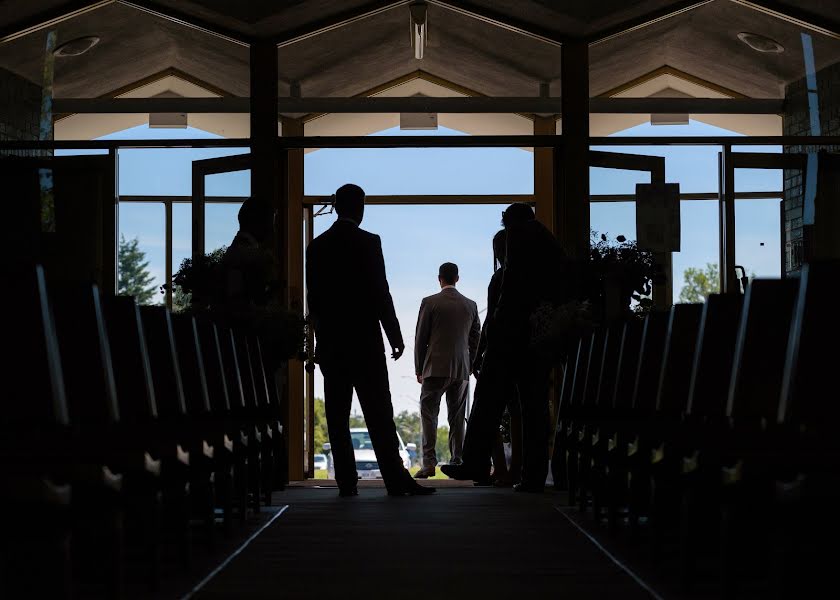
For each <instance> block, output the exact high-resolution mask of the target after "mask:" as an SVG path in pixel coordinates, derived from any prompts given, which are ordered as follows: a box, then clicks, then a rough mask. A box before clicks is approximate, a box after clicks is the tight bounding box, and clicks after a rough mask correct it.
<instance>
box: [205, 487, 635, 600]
mask: <svg viewBox="0 0 840 600" xmlns="http://www.w3.org/2000/svg"><path fill="white" fill-rule="evenodd" d="M361 493H362V495H361V496H359V497H357V498H338V496H337V494H336V490H335V489H305V488H298V489H289V490H288V491H286V492H284V493H281V494H276V495H275V501H276V502H279V503H283V504H288V505H289V508H288V510H286V511H285V513H284V514H283V515H282V516H281V517H280V518H278V519H277V520H276V521H275V522H274V523H273V524H272V525H271V526H270V527H268V528H266V530H265V531H263V532H262V533H261V534H260V535H259V536H258V537H257V538H256V539H254V540H253V541H252V542H251V543H250V545H249V546H248V547H247V548H246V549H245V550H244V551H242V552H241V553H240V554H239V555H238V556H237V557H235V558H234V559H233V560H232V561H231V562H230V563H229V564H228V565H227V567H226V568H224V569H223V570H222V571H221V572H220V573H219V574H218V575H216V576H215V577H214V578H213V579H212V580H211V581H209V582H208V583H207V584H206V585H205V586H204V587H203V588H202V589H201V590H200V591H199V592H198V593H197V594H196V596H195V597H197V598H318V599H320V598H340V597H344V598H386V597H391V598H407V597H411V598H422V597H426V596H427V595H428V597H433V598H464V599H465V600H466V599H467V598H508V599H509V598H514V597H521V598H538V597H546V598H547V597H556V598H566V599H574V598H584V599H588V598H622V599H632V598H649V597H651V596H650V594H649V593H648V592H647V591H645V589H643V588H642V587H641V586H640V585H639V583H637V582H636V581H634V579H633V578H632V577H631V576H630V575H628V574H627V573H625V572H624V571H622V570H621V569H620V568H619V567H618V566H617V565H616V564H615V563H614V562H612V561H611V560H610V559H609V558H608V557H607V556H606V555H605V554H604V553H603V552H602V551H601V550H599V549H598V548H597V547H596V546H595V545H594V544H593V543H592V542H591V541H590V540H589V539H588V538H587V537H586V536H584V535H583V534H582V533H581V532H580V531H579V530H578V529H576V528H575V527H574V526H573V525H572V524H571V523H570V522H569V521H568V520H566V519H565V518H564V517H563V516H562V515H560V514H559V513H558V511H557V510H556V509H555V506H556V504H557V503H558V500H559V496H557V495H555V494H553V493H546V494H545V495H542V496H534V495H530V494H514V493H512V492H511V491H510V490H499V489H492V488H472V489H443V490H440V491H439V492H438V494H437V495H436V497H431V498H410V497H409V498H390V497H388V496H386V495H385V490H383V489H364V490H362V491H361Z"/></svg>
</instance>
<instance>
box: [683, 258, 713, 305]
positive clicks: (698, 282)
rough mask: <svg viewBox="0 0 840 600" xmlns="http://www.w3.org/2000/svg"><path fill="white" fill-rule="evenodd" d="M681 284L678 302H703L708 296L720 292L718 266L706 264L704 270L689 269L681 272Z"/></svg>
mask: <svg viewBox="0 0 840 600" xmlns="http://www.w3.org/2000/svg"><path fill="white" fill-rule="evenodd" d="M683 282H684V285H683V288H682V290H681V291H680V302H685V303H696V302H705V301H706V297H707V296H708V295H709V294H716V293H717V292H718V291H719V290H720V275H719V271H718V266H717V265H716V264H714V263H707V264H706V268H705V269H702V268H696V267H689V268H688V269H686V270H685V271H683Z"/></svg>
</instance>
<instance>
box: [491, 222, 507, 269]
mask: <svg viewBox="0 0 840 600" xmlns="http://www.w3.org/2000/svg"><path fill="white" fill-rule="evenodd" d="M506 249H507V232H506V231H505V230H504V229H501V230H499V231H497V232H496V235H494V236H493V272H494V273H495V272H496V271H498V270H499V269H501V268H502V265H504V264H505V252H506Z"/></svg>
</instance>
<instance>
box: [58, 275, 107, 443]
mask: <svg viewBox="0 0 840 600" xmlns="http://www.w3.org/2000/svg"><path fill="white" fill-rule="evenodd" d="M51 294H52V298H53V310H54V312H55V323H56V333H57V335H58V347H59V351H60V353H61V362H62V366H63V372H64V385H65V389H66V393H67V402H68V407H69V409H70V419H71V422H72V424H73V426H74V428H76V427H79V428H83V429H84V428H87V427H92V426H95V427H102V426H107V425H110V424H112V423H117V422H118V421H119V420H120V410H119V403H118V400H117V384H116V380H115V378H114V367H113V363H112V360H111V346H110V341H109V338H108V332H107V330H106V327H105V317H104V315H103V311H102V299H101V296H100V295H99V288H98V287H97V286H96V285H94V284H91V283H62V284H60V285H57V286H54V287H53V289H52V291H51Z"/></svg>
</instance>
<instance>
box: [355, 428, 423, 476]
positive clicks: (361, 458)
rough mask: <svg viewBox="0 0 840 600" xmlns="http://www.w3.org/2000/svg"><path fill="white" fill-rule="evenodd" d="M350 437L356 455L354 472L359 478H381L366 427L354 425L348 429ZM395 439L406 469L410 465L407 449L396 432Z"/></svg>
mask: <svg viewBox="0 0 840 600" xmlns="http://www.w3.org/2000/svg"><path fill="white" fill-rule="evenodd" d="M350 438H351V440H352V441H353V453H354V455H355V457H356V472H357V473H358V474H359V479H381V478H382V473H381V472H380V470H379V463H377V462H376V454H375V453H374V451H373V442H371V440H370V433H368V430H367V428H366V427H354V428H352V429H350ZM397 440H398V441H399V444H400V449H399V452H400V458H402V461H403V466H404V467H405V468H406V469H408V468H409V467H410V466H411V459H410V458H409V456H408V450H407V449H406V447H405V444H404V443H403V441H402V438H401V437H400V434H399V432H397Z"/></svg>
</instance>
